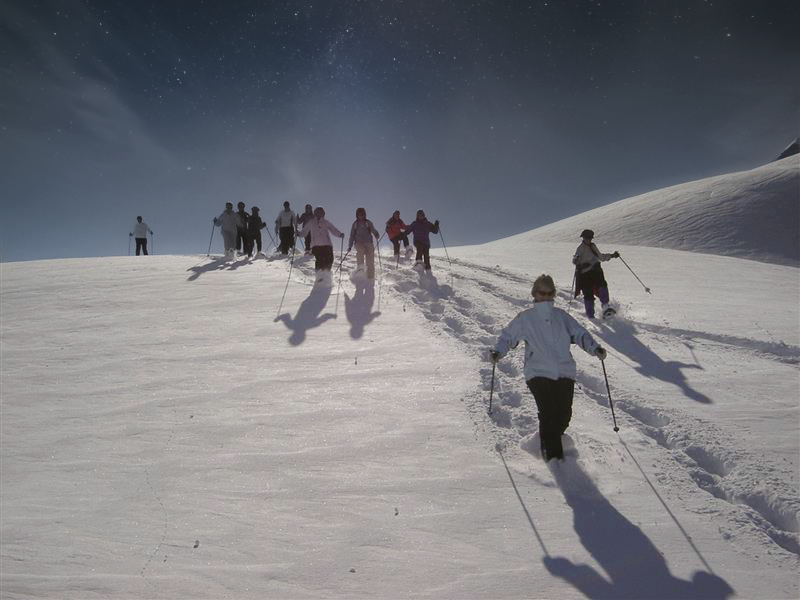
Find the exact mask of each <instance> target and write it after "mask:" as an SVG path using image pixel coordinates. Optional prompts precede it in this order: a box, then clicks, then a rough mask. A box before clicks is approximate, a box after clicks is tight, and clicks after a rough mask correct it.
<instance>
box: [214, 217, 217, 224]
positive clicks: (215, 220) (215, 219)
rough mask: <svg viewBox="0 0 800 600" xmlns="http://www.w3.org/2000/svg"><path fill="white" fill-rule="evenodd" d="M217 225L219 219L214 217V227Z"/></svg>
mask: <svg viewBox="0 0 800 600" xmlns="http://www.w3.org/2000/svg"><path fill="white" fill-rule="evenodd" d="M216 224H217V217H214V225H216Z"/></svg>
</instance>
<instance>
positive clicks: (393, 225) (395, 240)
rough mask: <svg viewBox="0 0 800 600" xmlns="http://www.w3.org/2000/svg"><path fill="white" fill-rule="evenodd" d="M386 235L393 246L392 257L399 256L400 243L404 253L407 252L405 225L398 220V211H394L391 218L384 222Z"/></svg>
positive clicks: (401, 220)
mask: <svg viewBox="0 0 800 600" xmlns="http://www.w3.org/2000/svg"><path fill="white" fill-rule="evenodd" d="M386 235H387V236H389V241H390V242H392V246H394V255H395V256H400V242H401V241H402V242H403V244H404V245H405V248H406V252H408V251H409V244H408V236H407V235H406V224H405V223H403V219H401V218H400V211H399V210H396V211H394V214H393V215H392V218H391V219H389V220H388V221H386Z"/></svg>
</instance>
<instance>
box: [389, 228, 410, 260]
mask: <svg viewBox="0 0 800 600" xmlns="http://www.w3.org/2000/svg"><path fill="white" fill-rule="evenodd" d="M389 239H390V240H391V242H392V246H394V255H395V256H397V255H398V254H400V242H401V241H402V242H403V245H404V246H405V248H406V250H408V236H407V235H406V234H405V233H401V234H400V235H398V236H397V237H395V238H389Z"/></svg>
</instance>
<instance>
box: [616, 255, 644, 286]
mask: <svg viewBox="0 0 800 600" xmlns="http://www.w3.org/2000/svg"><path fill="white" fill-rule="evenodd" d="M617 256H618V257H619V259H620V260H621V261H622V264H623V265H625V266H626V267H628V263H626V262H625V259H624V258H622V255H621V254H620V253H619V252H617ZM628 271H630V272H631V273H633V269H631V268H630V267H628ZM633 276H634V277H636V280H637V281H638V282H639V283H641V284H642V287H643V288H644V291H645V292H647V293H648V294H649V293H651V292H650V288H649V287H647V286H646V285H645V284H644V282H643V281H642V280H641V279H639V276H638V275H637V274H636V273H633Z"/></svg>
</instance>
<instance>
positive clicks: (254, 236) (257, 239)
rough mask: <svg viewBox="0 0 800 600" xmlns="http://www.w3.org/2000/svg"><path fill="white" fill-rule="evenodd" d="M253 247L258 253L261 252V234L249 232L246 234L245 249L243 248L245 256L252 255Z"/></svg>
mask: <svg viewBox="0 0 800 600" xmlns="http://www.w3.org/2000/svg"><path fill="white" fill-rule="evenodd" d="M253 246H255V247H256V248H258V251H259V252H261V232H260V231H250V232H249V233H248V234H247V248H245V251H244V252H245V254H247V255H248V256H249V255H251V254H252V253H253Z"/></svg>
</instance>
